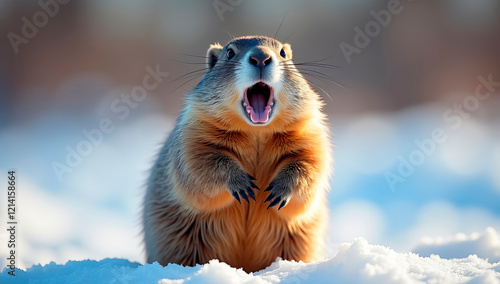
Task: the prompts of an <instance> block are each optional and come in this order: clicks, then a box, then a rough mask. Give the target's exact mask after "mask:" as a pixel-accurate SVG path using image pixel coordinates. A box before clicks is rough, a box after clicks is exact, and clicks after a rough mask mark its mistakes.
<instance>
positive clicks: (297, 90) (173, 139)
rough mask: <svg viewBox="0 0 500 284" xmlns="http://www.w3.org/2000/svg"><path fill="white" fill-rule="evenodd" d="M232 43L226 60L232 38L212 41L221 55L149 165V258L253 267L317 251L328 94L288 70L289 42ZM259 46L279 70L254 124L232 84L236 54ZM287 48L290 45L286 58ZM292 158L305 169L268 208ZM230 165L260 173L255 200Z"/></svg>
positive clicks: (317, 255)
mask: <svg viewBox="0 0 500 284" xmlns="http://www.w3.org/2000/svg"><path fill="white" fill-rule="evenodd" d="M229 44H232V45H236V46H237V47H238V48H237V50H235V51H236V56H235V57H234V58H233V59H232V61H226V51H227V46H226V47H224V48H222V47H221V46H219V45H212V46H211V48H210V49H209V55H211V54H215V55H216V56H218V58H219V60H218V61H217V62H216V64H215V66H214V67H213V68H212V69H211V70H210V71H209V72H208V73H207V74H206V76H205V77H204V79H203V80H202V81H201V82H200V83H199V84H198V85H197V86H196V87H195V88H194V89H193V90H192V91H191V92H190V93H189V94H188V95H187V98H186V105H185V108H184V109H183V111H182V113H181V115H180V116H179V118H178V121H177V125H176V127H175V129H174V130H173V132H172V133H171V134H170V136H169V138H168V140H167V141H166V143H165V145H164V146H163V148H162V149H161V151H160V153H159V157H158V160H157V162H156V164H155V165H154V167H153V170H152V173H151V177H150V179H149V182H148V188H147V192H146V196H145V201H144V216H143V218H144V219H143V221H144V241H145V246H146V254H147V261H148V262H154V261H158V262H159V263H160V264H162V265H167V264H168V263H178V264H182V265H191V266H192V265H195V264H197V263H200V264H202V263H206V262H208V261H209V260H211V259H219V260H220V261H223V262H226V263H228V264H229V265H231V266H233V267H242V268H243V269H244V270H245V271H247V272H251V271H258V270H260V269H263V268H265V267H267V266H268V265H270V264H271V263H272V262H273V261H275V260H276V258H277V257H281V258H283V259H288V260H297V261H298V260H302V261H305V262H310V261H315V260H320V259H321V258H322V252H324V251H325V248H324V247H323V243H322V240H323V239H324V236H325V227H326V223H327V216H328V212H327V206H326V192H327V189H328V179H329V174H330V171H331V166H330V165H331V162H332V161H331V147H330V144H329V136H328V133H329V131H328V127H327V124H326V121H325V119H326V118H325V115H324V114H323V113H322V112H321V107H322V100H321V98H320V96H319V95H318V94H317V93H316V92H314V91H313V90H312V89H311V87H310V86H309V84H308V83H307V81H306V80H304V78H303V77H302V76H301V75H299V74H297V72H296V71H292V70H296V69H295V68H294V66H293V63H292V61H291V54H292V52H291V49H290V47H289V45H285V46H284V45H283V44H281V43H280V42H278V41H276V40H274V39H271V38H268V37H243V38H237V39H234V40H233V41H232V42H230V43H229ZM255 46H264V47H266V48H269V49H270V50H272V51H273V52H274V55H273V59H275V60H277V62H275V64H276V65H277V66H276V67H277V68H279V72H281V75H280V78H279V82H277V83H276V82H275V84H274V86H276V88H277V90H276V93H275V98H276V105H275V107H274V109H273V113H272V116H271V120H270V121H269V123H268V124H266V125H258V126H257V125H252V123H250V122H249V121H248V118H247V117H245V115H244V113H243V111H242V107H241V100H242V93H241V90H239V89H238V87H237V84H236V82H237V81H238V80H240V79H238V77H237V76H241V74H244V73H242V72H243V71H242V70H241V69H239V68H245V67H244V66H245V65H243V64H239V63H238V62H240V61H242V60H244V59H245V54H246V51H248V50H250V49H251V48H254V47H255ZM281 48H286V49H287V50H286V51H287V58H286V59H283V58H281V57H280V50H281ZM284 60H286V61H284ZM279 62H281V64H282V65H279V66H278V63H279ZM283 66H285V67H286V68H283ZM250 81H251V80H250ZM214 157H215V158H214ZM220 157H225V158H220ZM289 163H294V165H296V166H297V168H298V169H300V174H299V175H294V176H290V180H289V183H290V185H291V189H292V198H291V199H290V201H289V203H288V204H287V205H286V206H285V207H283V208H282V209H280V210H278V206H275V207H272V208H270V209H266V208H267V206H268V204H269V203H264V200H265V199H266V197H267V196H268V194H269V192H264V189H266V188H267V187H268V185H269V183H270V182H271V181H272V180H273V179H274V178H275V177H276V175H278V173H280V171H281V170H282V169H284V168H285V167H286V166H287V165H288V164H289ZM227 165H231V167H235V168H238V169H239V168H241V169H242V170H243V171H244V172H246V173H248V174H250V175H251V176H253V177H255V178H256V180H255V181H254V182H255V184H256V185H257V186H258V187H259V188H260V190H255V195H256V199H257V201H256V202H255V201H253V200H250V203H249V204H248V203H246V202H245V201H243V200H242V202H241V204H240V203H238V201H237V200H236V199H235V198H234V197H233V196H231V194H230V193H229V192H228V186H227V184H228V183H227V180H228V179H231V178H233V177H231V176H229V175H230V173H229V171H226V170H224V168H225V167H226V166H227ZM226 169H232V168H226ZM285 174H286V172H285Z"/></svg>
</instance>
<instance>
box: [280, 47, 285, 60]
mask: <svg viewBox="0 0 500 284" xmlns="http://www.w3.org/2000/svg"><path fill="white" fill-rule="evenodd" d="M280 55H281V57H283V58H286V52H285V50H284V49H283V48H282V49H281V51H280Z"/></svg>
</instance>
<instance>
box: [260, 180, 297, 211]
mask: <svg viewBox="0 0 500 284" xmlns="http://www.w3.org/2000/svg"><path fill="white" fill-rule="evenodd" d="M264 191H270V193H269V196H268V197H267V198H266V200H265V201H264V202H268V201H271V203H269V206H267V209H269V208H271V207H273V206H276V205H278V204H279V205H280V206H279V207H278V210H280V209H281V208H283V207H284V206H285V205H286V204H287V203H288V201H290V198H292V189H291V188H290V186H289V185H288V183H285V182H280V181H279V180H276V179H274V180H273V181H272V182H271V183H270V184H269V186H268V187H267V188H266V190H264Z"/></svg>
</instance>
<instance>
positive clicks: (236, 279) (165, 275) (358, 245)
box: [0, 238, 500, 283]
mask: <svg viewBox="0 0 500 284" xmlns="http://www.w3.org/2000/svg"><path fill="white" fill-rule="evenodd" d="M499 278H500V262H499V263H489V262H488V261H486V260H484V259H481V258H479V257H477V256H475V255H471V256H468V257H467V258H461V259H443V258H441V257H439V256H437V255H431V256H430V257H421V256H419V255H417V254H415V253H398V252H395V251H394V250H392V249H390V248H387V247H383V246H378V245H370V244H368V242H367V241H366V240H365V239H363V238H357V239H355V240H354V241H353V242H352V243H347V244H343V245H341V246H340V248H339V252H338V254H337V255H336V256H335V257H333V258H331V259H329V260H325V261H320V262H314V263H309V264H306V263H302V262H295V261H284V260H279V259H278V260H277V261H276V262H274V263H273V264H272V265H271V266H269V267H268V268H266V269H264V270H262V271H259V272H256V273H246V272H244V271H243V270H241V269H236V268H233V267H230V266H229V265H227V264H225V263H221V262H219V261H218V260H212V261H210V262H209V263H208V264H205V265H197V266H195V267H183V266H180V265H176V264H170V265H167V266H166V267H163V266H161V265H159V264H158V263H153V264H146V265H140V264H139V263H134V262H130V261H128V260H123V259H104V260H101V261H94V260H84V261H69V262H67V263H66V264H65V265H58V264H55V263H50V264H48V265H46V266H40V265H35V266H33V267H31V268H28V269H27V270H26V271H23V270H18V271H16V276H15V277H12V276H10V275H8V274H7V270H6V269H4V271H3V273H2V274H0V282H1V283H6V282H7V283H9V282H13V283H26V282H31V281H32V282H37V283H69V282H71V283H74V282H76V283H333V282H337V283H426V282H427V283H500V280H499Z"/></svg>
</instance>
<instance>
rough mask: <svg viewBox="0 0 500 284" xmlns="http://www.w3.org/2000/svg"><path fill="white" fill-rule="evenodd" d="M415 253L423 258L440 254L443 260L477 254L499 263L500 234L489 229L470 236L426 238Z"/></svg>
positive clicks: (416, 248)
mask: <svg viewBox="0 0 500 284" xmlns="http://www.w3.org/2000/svg"><path fill="white" fill-rule="evenodd" d="M413 251H414V252H416V253H418V254H420V255H423V256H429V255H431V254H438V255H439V256H440V257H442V258H464V257H467V256H469V255H472V254H475V255H477V256H478V257H480V258H484V259H488V260H489V262H491V263H494V262H499V261H500V232H497V231H496V230H495V229H493V228H491V227H488V228H486V230H485V231H484V232H483V233H481V234H478V233H473V234H471V235H469V236H467V235H465V234H462V233H461V234H457V235H455V236H454V237H450V238H442V237H438V238H429V237H425V238H422V239H421V240H420V243H419V244H418V245H417V246H416V247H415V249H413Z"/></svg>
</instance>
